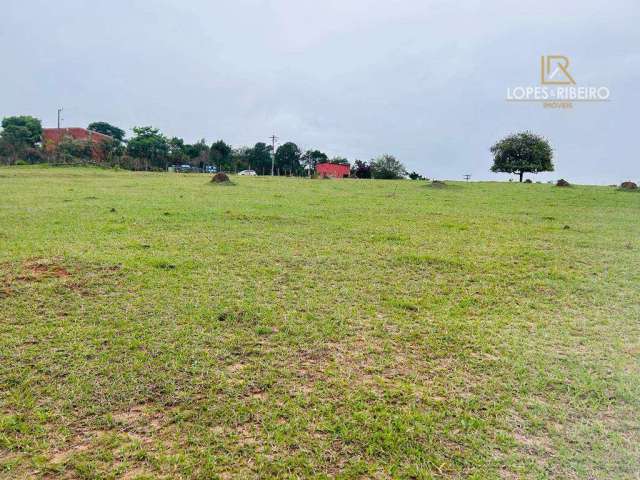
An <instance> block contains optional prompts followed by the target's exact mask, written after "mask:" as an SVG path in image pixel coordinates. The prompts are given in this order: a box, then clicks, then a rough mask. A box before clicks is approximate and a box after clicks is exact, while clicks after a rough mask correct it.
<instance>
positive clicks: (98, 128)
mask: <svg viewBox="0 0 640 480" xmlns="http://www.w3.org/2000/svg"><path fill="white" fill-rule="evenodd" d="M87 129H88V130H91V131H93V132H98V133H102V134H103V135H109V136H110V137H112V138H114V139H116V140H118V141H119V142H122V141H123V140H124V135H125V132H124V130H122V129H121V128H118V127H116V126H114V125H111V124H110V123H107V122H93V123H90V124H89V126H88V127H87Z"/></svg>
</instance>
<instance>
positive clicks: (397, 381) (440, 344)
mask: <svg viewBox="0 0 640 480" xmlns="http://www.w3.org/2000/svg"><path fill="white" fill-rule="evenodd" d="M233 180H234V182H235V185H233V186H216V185H212V184H210V183H209V182H208V177H207V176H203V175H180V174H156V173H148V174H147V173H131V172H115V171H107V170H98V169H90V168H86V169H64V168H60V169H55V168H29V167H20V168H4V169H0V192H1V199H2V200H1V202H0V332H1V335H0V478H10V479H13V478H15V479H18V478H20V479H21V478H31V477H33V478H47V479H57V478H60V479H62V478H65V479H66V478H87V479H99V478H100V479H101V478H129V479H133V478H140V479H142V478H147V479H148V478H201V479H211V478H273V477H278V478H307V477H312V478H335V477H339V478H420V479H429V478H477V479H480V478H483V479H484V478H540V479H543V478H563V479H564V478H576V479H583V478H598V479H604V478H616V479H618V478H637V477H636V475H637V472H638V471H639V470H640V460H639V459H640V430H639V428H640V425H639V420H638V419H639V418H640V362H639V359H640V322H639V320H640V302H639V301H638V298H640V271H639V269H638V265H639V260H640V255H639V252H640V225H639V224H638V218H640V194H636V193H633V192H622V191H618V190H617V189H615V188H611V187H572V188H564V189H561V188H557V187H554V186H551V185H542V184H530V185H526V184H508V183H469V184H464V183H453V184H450V185H449V186H448V187H447V188H443V189H434V188H429V187H427V186H426V184H425V183H423V182H412V181H398V182H394V181H367V180H341V181H321V180H308V179H290V178H244V177H238V178H234V179H233Z"/></svg>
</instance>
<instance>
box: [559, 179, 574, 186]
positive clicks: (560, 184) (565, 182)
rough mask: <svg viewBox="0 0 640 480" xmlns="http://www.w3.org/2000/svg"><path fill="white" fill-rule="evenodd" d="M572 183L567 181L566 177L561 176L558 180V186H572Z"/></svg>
mask: <svg viewBox="0 0 640 480" xmlns="http://www.w3.org/2000/svg"><path fill="white" fill-rule="evenodd" d="M570 186H571V184H570V183H569V182H567V181H566V180H565V179H564V178H561V179H560V180H558V181H557V182H556V187H570Z"/></svg>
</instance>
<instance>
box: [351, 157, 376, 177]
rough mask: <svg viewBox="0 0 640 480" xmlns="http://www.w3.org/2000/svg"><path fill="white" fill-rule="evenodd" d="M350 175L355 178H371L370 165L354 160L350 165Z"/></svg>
mask: <svg viewBox="0 0 640 480" xmlns="http://www.w3.org/2000/svg"><path fill="white" fill-rule="evenodd" d="M351 175H352V176H354V177H356V178H371V165H369V164H368V163H367V162H363V161H362V160H356V161H355V162H353V165H352V166H351Z"/></svg>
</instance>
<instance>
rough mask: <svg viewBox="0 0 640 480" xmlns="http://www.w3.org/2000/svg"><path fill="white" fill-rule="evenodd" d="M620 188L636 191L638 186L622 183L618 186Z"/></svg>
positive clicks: (631, 183)
mask: <svg viewBox="0 0 640 480" xmlns="http://www.w3.org/2000/svg"><path fill="white" fill-rule="evenodd" d="M620 188H624V189H625V190H637V189H638V185H636V184H635V183H633V182H622V183H621V184H620Z"/></svg>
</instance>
